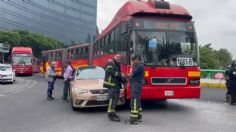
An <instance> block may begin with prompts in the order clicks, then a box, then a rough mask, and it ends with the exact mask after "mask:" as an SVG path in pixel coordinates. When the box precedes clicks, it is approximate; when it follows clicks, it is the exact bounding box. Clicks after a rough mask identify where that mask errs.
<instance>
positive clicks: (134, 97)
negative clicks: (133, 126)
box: [130, 81, 142, 118]
mask: <svg viewBox="0 0 236 132" xmlns="http://www.w3.org/2000/svg"><path fill="white" fill-rule="evenodd" d="M130 90H131V101H130V109H131V114H130V117H132V118H138V117H139V116H140V115H142V106H141V93H142V82H132V81H131V82H130Z"/></svg>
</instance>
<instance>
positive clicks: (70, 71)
mask: <svg viewBox="0 0 236 132" xmlns="http://www.w3.org/2000/svg"><path fill="white" fill-rule="evenodd" d="M72 74H73V68H72V66H71V62H70V61H68V62H67V66H66V70H65V73H64V76H63V77H64V89H63V95H62V98H61V100H63V101H66V100H67V96H68V90H69V87H70V78H71V77H72Z"/></svg>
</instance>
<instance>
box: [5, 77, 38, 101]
mask: <svg viewBox="0 0 236 132" xmlns="http://www.w3.org/2000/svg"><path fill="white" fill-rule="evenodd" d="M26 82H27V83H26V84H25V85H23V86H21V87H19V88H17V89H14V90H11V91H8V92H7V93H5V94H2V95H0V97H4V96H7V95H11V94H15V93H19V92H21V91H23V90H25V89H30V88H32V87H34V86H35V85H36V84H37V81H35V80H34V81H30V80H26ZM31 82H32V84H31Z"/></svg>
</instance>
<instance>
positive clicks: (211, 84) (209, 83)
mask: <svg viewBox="0 0 236 132" xmlns="http://www.w3.org/2000/svg"><path fill="white" fill-rule="evenodd" d="M201 87H208V88H226V86H225V80H224V79H201Z"/></svg>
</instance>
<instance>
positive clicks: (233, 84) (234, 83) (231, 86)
mask: <svg viewBox="0 0 236 132" xmlns="http://www.w3.org/2000/svg"><path fill="white" fill-rule="evenodd" d="M227 83H228V91H227V95H230V96H231V99H232V100H233V102H236V80H228V81H227Z"/></svg>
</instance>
